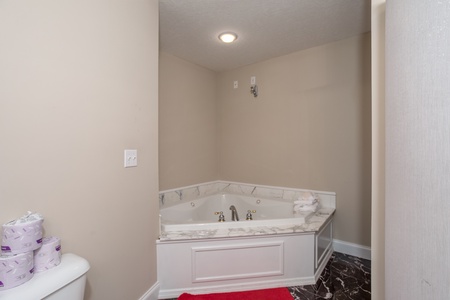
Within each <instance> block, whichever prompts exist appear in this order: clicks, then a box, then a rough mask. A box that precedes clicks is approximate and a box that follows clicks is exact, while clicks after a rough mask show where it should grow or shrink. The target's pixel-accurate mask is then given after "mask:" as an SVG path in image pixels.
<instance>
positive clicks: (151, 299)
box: [139, 281, 159, 300]
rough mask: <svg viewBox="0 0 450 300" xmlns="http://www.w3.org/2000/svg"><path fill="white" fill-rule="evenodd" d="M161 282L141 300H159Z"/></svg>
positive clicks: (140, 299)
mask: <svg viewBox="0 0 450 300" xmlns="http://www.w3.org/2000/svg"><path fill="white" fill-rule="evenodd" d="M158 296H159V282H158V281H157V282H156V283H155V284H154V285H153V286H152V287H151V288H150V289H149V290H148V291H147V292H145V294H144V295H142V297H141V298H139V300H158Z"/></svg>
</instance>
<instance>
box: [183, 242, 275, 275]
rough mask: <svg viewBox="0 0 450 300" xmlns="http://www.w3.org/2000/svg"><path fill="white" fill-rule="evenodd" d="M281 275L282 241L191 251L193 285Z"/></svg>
mask: <svg viewBox="0 0 450 300" xmlns="http://www.w3.org/2000/svg"><path fill="white" fill-rule="evenodd" d="M283 274H284V242H283V241H279V242H268V243H253V244H234V245H229V246H215V247H210V246H208V247H193V248H192V282H193V283H195V282H206V281H223V280H230V279H242V278H255V277H266V276H280V275H283Z"/></svg>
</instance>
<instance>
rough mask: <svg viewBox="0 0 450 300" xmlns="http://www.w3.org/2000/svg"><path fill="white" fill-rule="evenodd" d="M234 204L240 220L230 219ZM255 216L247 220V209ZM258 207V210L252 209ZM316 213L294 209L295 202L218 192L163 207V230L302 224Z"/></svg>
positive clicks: (161, 212)
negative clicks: (220, 215)
mask: <svg viewBox="0 0 450 300" xmlns="http://www.w3.org/2000/svg"><path fill="white" fill-rule="evenodd" d="M231 205H234V206H235V207H236V210H237V212H238V214H239V219H240V221H231V210H230V206H231ZM248 210H250V211H252V217H253V220H246V214H247V211H248ZM253 211H255V212H253ZM220 212H223V215H224V216H225V222H219V221H218V220H219V215H218V214H217V213H220ZM313 214H314V213H312V212H302V213H294V211H293V202H292V201H289V200H281V199H280V200H273V199H264V198H258V197H251V196H242V195H232V194H217V195H212V196H208V197H205V198H201V199H197V200H194V201H190V202H185V203H180V204H176V205H173V206H170V207H167V208H162V209H161V210H160V215H161V230H162V231H164V232H171V231H185V230H214V229H222V228H228V229H232V228H253V227H277V226H285V225H291V226H295V225H301V224H303V223H305V222H306V221H307V220H308V219H309V218H310V217H311V216H312V215H313Z"/></svg>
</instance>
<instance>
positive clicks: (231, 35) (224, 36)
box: [219, 32, 237, 44]
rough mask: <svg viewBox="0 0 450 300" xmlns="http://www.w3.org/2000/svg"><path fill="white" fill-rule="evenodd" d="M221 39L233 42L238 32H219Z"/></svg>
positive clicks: (225, 41)
mask: <svg viewBox="0 0 450 300" xmlns="http://www.w3.org/2000/svg"><path fill="white" fill-rule="evenodd" d="M219 39H220V40H221V41H222V42H224V43H227V44H228V43H232V42H234V41H235V40H236V39H237V34H236V33H234V32H224V33H221V34H219Z"/></svg>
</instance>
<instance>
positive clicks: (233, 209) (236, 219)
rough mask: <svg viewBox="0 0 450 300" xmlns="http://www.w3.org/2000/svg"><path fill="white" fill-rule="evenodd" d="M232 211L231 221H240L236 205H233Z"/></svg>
mask: <svg viewBox="0 0 450 300" xmlns="http://www.w3.org/2000/svg"><path fill="white" fill-rule="evenodd" d="M230 210H231V221H239V216H238V212H237V210H236V207H234V205H231V206H230Z"/></svg>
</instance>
